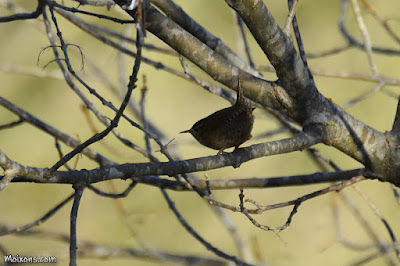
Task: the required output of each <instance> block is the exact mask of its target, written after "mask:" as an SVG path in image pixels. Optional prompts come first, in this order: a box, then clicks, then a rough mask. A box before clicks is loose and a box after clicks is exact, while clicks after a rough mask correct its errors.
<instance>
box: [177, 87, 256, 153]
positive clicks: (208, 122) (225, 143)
mask: <svg viewBox="0 0 400 266" xmlns="http://www.w3.org/2000/svg"><path fill="white" fill-rule="evenodd" d="M253 110H254V108H252V107H251V104H250V103H249V102H247V101H246V99H245V98H244V97H243V90H242V86H241V82H240V80H239V85H238V89H237V99H236V103H235V104H234V105H233V106H231V107H228V108H224V109H222V110H219V111H216V112H215V113H213V114H211V115H209V116H207V117H205V118H203V119H201V120H199V121H197V122H196V123H195V124H194V125H193V127H192V128H191V129H189V130H185V131H182V132H180V133H190V134H192V135H193V137H194V138H195V139H196V140H197V141H198V142H200V144H203V145H204V146H206V147H209V148H211V149H214V150H218V153H217V154H221V153H223V151H224V150H225V149H227V148H231V147H235V150H236V149H237V148H238V147H239V146H240V145H241V144H242V143H243V142H245V141H247V140H249V139H250V138H251V130H252V129H253V123H254V115H253Z"/></svg>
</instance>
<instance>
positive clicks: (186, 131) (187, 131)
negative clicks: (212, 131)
mask: <svg viewBox="0 0 400 266" xmlns="http://www.w3.org/2000/svg"><path fill="white" fill-rule="evenodd" d="M181 133H190V129H188V130H185V131H181V132H179V134H181Z"/></svg>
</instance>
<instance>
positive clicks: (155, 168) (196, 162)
mask: <svg viewBox="0 0 400 266" xmlns="http://www.w3.org/2000/svg"><path fill="white" fill-rule="evenodd" d="M320 140H321V139H320V137H318V134H307V133H304V132H302V133H300V134H298V135H296V136H294V137H292V138H288V139H283V140H278V141H272V142H267V143H260V144H255V145H251V146H248V147H246V148H240V149H237V150H236V151H234V152H232V153H228V154H220V155H215V156H208V157H201V158H195V159H189V160H184V161H172V162H149V163H134V164H121V165H115V166H106V167H102V168H97V169H93V170H85V169H84V170H80V171H57V172H55V173H54V174H53V175H52V176H51V177H50V178H49V171H48V169H45V168H33V167H27V166H24V168H23V169H25V170H24V171H23V172H22V173H21V174H18V176H20V177H25V178H28V179H31V180H33V181H36V182H43V183H67V184H75V183H77V182H82V181H83V180H84V181H85V182H86V184H91V183H96V182H100V181H104V180H110V179H127V178H132V177H140V176H148V175H168V176H175V175H178V174H184V173H192V172H199V171H207V170H212V169H217V168H222V167H227V166H233V167H239V166H240V165H241V164H242V163H244V162H247V161H250V160H253V159H256V158H260V157H263V156H271V155H277V154H283V153H288V152H293V151H298V150H304V149H306V148H308V147H310V146H312V145H314V144H316V143H318V142H320ZM0 155H1V157H4V156H6V155H5V154H4V153H0ZM1 157H0V159H1ZM0 162H2V160H0ZM14 163H15V162H14ZM44 176H45V177H44ZM48 178H49V179H48Z"/></svg>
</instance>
